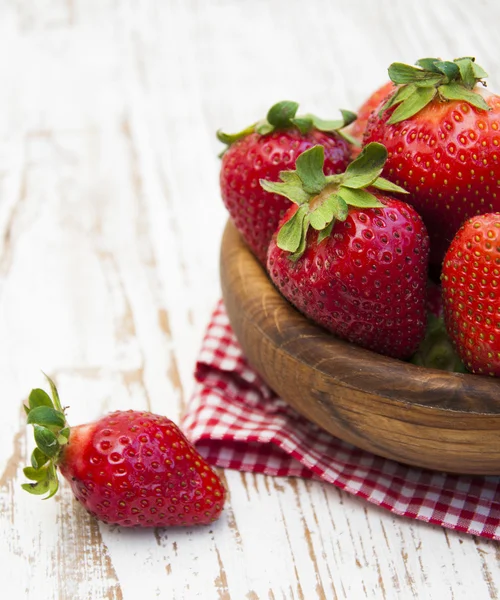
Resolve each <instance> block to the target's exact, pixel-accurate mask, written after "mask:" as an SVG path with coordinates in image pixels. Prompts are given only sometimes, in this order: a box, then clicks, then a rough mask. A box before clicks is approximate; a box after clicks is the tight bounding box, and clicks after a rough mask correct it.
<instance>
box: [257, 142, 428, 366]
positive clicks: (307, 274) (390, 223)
mask: <svg viewBox="0 0 500 600" xmlns="http://www.w3.org/2000/svg"><path fill="white" fill-rule="evenodd" d="M386 158H387V151H386V149H385V148H384V146H382V145H380V144H369V145H368V146H366V147H365V148H364V149H363V151H362V152H361V154H360V155H359V157H358V158H357V159H356V160H355V161H353V162H352V163H351V164H350V165H349V167H348V168H347V169H346V171H345V173H343V174H341V175H333V176H332V175H330V176H325V175H324V173H323V161H324V158H323V148H322V147H321V146H316V147H313V148H311V149H310V150H307V151H306V152H304V153H303V154H302V155H301V156H299V158H298V159H297V165H296V166H297V169H296V171H284V172H282V173H281V174H280V179H281V182H280V183H273V182H267V181H263V182H261V184H262V185H263V186H264V188H265V189H266V190H268V191H274V192H275V193H279V194H284V195H286V197H288V198H289V199H290V200H291V201H292V202H294V203H295V205H294V206H293V207H292V208H291V209H289V211H288V212H287V213H286V215H285V217H284V219H283V221H282V223H281V226H280V228H279V231H278V232H277V234H276V235H275V236H274V237H273V239H272V241H271V244H270V246H269V251H268V260H267V269H268V272H269V275H270V277H271V279H272V281H273V282H274V284H275V285H276V287H277V288H278V289H279V290H280V292H281V293H282V294H283V296H285V298H287V299H288V300H289V301H290V302H291V303H292V304H293V305H294V306H295V307H296V308H298V309H299V310H300V311H301V312H303V313H304V314H305V315H306V316H308V317H309V318H311V319H312V320H313V321H315V322H316V323H318V324H320V325H322V326H323V327H325V328H326V329H328V330H329V331H331V332H333V333H334V334H335V335H337V336H338V337H341V338H343V339H346V340H348V341H350V342H353V343H356V344H358V345H360V346H363V347H365V348H368V349H370V350H374V351H376V352H379V353H381V354H386V355H388V356H392V357H396V358H401V359H406V358H409V357H410V356H411V355H412V354H413V353H414V352H415V350H416V349H417V347H418V345H419V343H420V341H421V340H422V338H423V336H424V333H425V321H426V314H425V296H426V279H427V260H428V253H429V239H428V236H427V232H426V230H425V226H424V224H423V222H422V219H421V218H420V216H419V215H418V214H417V213H416V211H415V210H414V209H413V208H412V207H411V206H409V205H407V204H406V203H404V202H402V201H400V200H397V199H395V198H393V197H391V196H390V195H389V193H392V192H404V190H402V189H401V188H399V187H397V186H395V185H393V184H390V183H389V182H388V181H387V180H385V179H383V178H382V177H380V173H381V172H382V168H383V165H384V162H385V160H386ZM367 187H368V188H369V189H371V190H372V191H371V192H369V191H367V190H366V189H365V188H367Z"/></svg>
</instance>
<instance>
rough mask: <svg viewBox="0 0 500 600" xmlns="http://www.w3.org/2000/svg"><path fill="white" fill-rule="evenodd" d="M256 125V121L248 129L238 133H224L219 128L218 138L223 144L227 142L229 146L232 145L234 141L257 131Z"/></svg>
mask: <svg viewBox="0 0 500 600" xmlns="http://www.w3.org/2000/svg"><path fill="white" fill-rule="evenodd" d="M255 126H256V123H254V124H253V125H250V127H247V128H246V129H242V130H241V131H239V132H238V133H224V132H223V131H221V130H220V129H218V130H217V133H216V135H217V139H218V140H219V142H222V143H223V144H227V145H228V146H230V145H231V144H234V142H237V141H238V140H241V139H242V138H244V137H246V136H247V135H250V134H251V133H253V132H254V131H255Z"/></svg>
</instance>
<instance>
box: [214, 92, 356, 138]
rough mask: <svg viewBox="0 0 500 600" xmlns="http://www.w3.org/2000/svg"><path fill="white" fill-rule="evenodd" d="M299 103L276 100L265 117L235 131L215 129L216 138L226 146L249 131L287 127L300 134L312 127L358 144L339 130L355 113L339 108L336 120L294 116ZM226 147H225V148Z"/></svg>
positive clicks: (264, 133)
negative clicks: (227, 131) (338, 117)
mask: <svg viewBox="0 0 500 600" xmlns="http://www.w3.org/2000/svg"><path fill="white" fill-rule="evenodd" d="M298 108H299V105H298V104H297V102H292V101H290V100H282V101H281V102H277V103H276V104H274V105H273V106H271V108H270V109H269V111H268V113H267V116H266V118H265V119H262V120H261V121H257V122H256V123H253V124H252V125H250V126H249V127H246V128H245V129H242V130H241V131H239V132H237V133H224V132H223V131H221V130H220V129H219V130H218V131H217V139H218V140H219V142H222V143H223V144H226V145H227V146H228V147H229V146H230V145H231V144H234V143H235V142H237V141H238V140H241V139H242V138H244V137H246V136H247V135H250V134H251V133H258V134H259V135H267V134H269V133H272V132H273V131H277V130H281V131H285V130H287V129H294V128H296V129H298V130H299V131H300V132H301V133H302V134H304V135H305V134H307V133H308V132H310V131H311V130H313V129H317V130H319V131H325V132H334V131H335V132H337V133H338V134H339V135H341V136H342V137H344V138H345V139H346V140H347V141H348V142H350V143H351V144H355V145H357V146H359V142H358V141H357V140H354V139H353V138H352V137H351V136H349V134H347V133H346V132H344V131H341V130H342V129H343V128H344V127H347V126H348V125H350V124H351V123H352V122H353V121H355V120H356V118H357V115H356V114H355V113H353V112H351V111H350V110H344V109H341V110H340V113H341V115H342V118H341V119H337V120H329V121H328V120H325V119H320V118H319V117H317V116H316V115H312V114H306V115H302V116H296V114H297V110H298ZM226 149H227V148H226Z"/></svg>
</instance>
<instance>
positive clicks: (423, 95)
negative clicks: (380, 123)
mask: <svg viewBox="0 0 500 600" xmlns="http://www.w3.org/2000/svg"><path fill="white" fill-rule="evenodd" d="M436 94H437V90H436V88H434V87H419V88H416V89H415V91H414V92H413V94H412V95H411V96H409V97H408V98H406V100H404V101H403V102H402V103H401V104H400V105H399V106H398V107H397V108H396V110H395V111H394V112H393V113H392V115H391V116H390V118H389V120H388V121H387V123H388V124H389V125H393V124H394V123H399V122H400V121H405V120H406V119H409V118H410V117H413V115H416V114H417V113H418V112H420V111H421V110H422V109H423V108H424V107H425V106H427V104H429V102H431V100H432V99H433V98H434V96H435V95H436Z"/></svg>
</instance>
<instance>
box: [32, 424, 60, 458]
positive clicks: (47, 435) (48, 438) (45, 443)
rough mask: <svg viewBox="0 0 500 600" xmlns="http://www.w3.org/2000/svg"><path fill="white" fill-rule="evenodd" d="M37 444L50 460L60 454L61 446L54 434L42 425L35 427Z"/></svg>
mask: <svg viewBox="0 0 500 600" xmlns="http://www.w3.org/2000/svg"><path fill="white" fill-rule="evenodd" d="M34 429H35V442H36V445H37V446H38V448H40V450H41V451H42V452H43V453H44V454H45V455H46V456H48V457H49V458H54V457H55V456H57V454H58V453H59V449H60V446H59V444H58V443H57V436H56V434H55V433H54V432H52V431H51V430H50V429H47V428H46V427H43V426H42V425H35V426H34Z"/></svg>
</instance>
